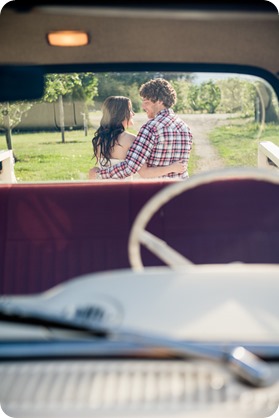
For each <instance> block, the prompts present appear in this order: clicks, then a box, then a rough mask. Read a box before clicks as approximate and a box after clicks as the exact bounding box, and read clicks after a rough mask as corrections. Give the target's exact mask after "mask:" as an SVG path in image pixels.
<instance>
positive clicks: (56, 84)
mask: <svg viewBox="0 0 279 418" xmlns="http://www.w3.org/2000/svg"><path fill="white" fill-rule="evenodd" d="M97 84H98V80H97V78H96V77H95V76H94V74H93V73H81V74H77V73H71V74H49V75H47V76H46V79H45V93H44V97H43V101H47V102H50V103H52V102H56V101H58V105H59V115H60V123H59V124H60V129H61V135H62V142H65V122H64V103H63V100H65V99H66V100H69V99H72V98H74V99H77V98H78V99H80V100H82V101H84V104H85V114H86V115H88V110H87V102H88V100H93V99H94V96H96V95H97Z"/></svg>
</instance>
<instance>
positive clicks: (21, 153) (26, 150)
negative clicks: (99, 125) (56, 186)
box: [0, 130, 94, 182]
mask: <svg viewBox="0 0 279 418" xmlns="http://www.w3.org/2000/svg"><path fill="white" fill-rule="evenodd" d="M92 137H93V131H92V132H88V135H87V136H84V131H82V130H80V131H67V132H66V133H65V143H62V142H61V134H60V133H59V132H54V133H53V132H40V133H34V134H30V133H24V134H14V135H13V151H14V154H15V157H16V159H17V162H16V164H15V175H16V178H17V180H18V182H21V181H51V180H83V179H84V180H86V179H87V175H88V171H89V169H90V168H91V167H92V166H93V165H94V164H93V160H92V155H93V152H92V143H91V139H92ZM0 148H1V149H4V148H5V141H4V138H2V137H1V138H0Z"/></svg>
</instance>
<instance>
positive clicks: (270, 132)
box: [209, 123, 279, 167]
mask: <svg viewBox="0 0 279 418" xmlns="http://www.w3.org/2000/svg"><path fill="white" fill-rule="evenodd" d="M258 132H259V126H258V125H257V124H255V123H250V124H247V125H245V126H243V125H233V126H232V125H230V126H223V127H219V128H216V129H215V130H214V131H212V132H211V133H210V136H209V139H210V141H211V143H212V145H213V146H214V147H215V148H216V149H217V150H218V153H219V155H220V156H221V158H222V159H223V160H224V161H225V164H226V165H227V166H235V167H243V166H244V167H247V166H248V167H256V166H257V164H258V144H259V143H260V142H262V141H271V142H273V143H274V144H276V145H279V126H278V125H275V124H266V126H265V129H264V130H263V132H262V135H261V137H260V138H258Z"/></svg>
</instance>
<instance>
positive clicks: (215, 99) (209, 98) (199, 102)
mask: <svg viewBox="0 0 279 418" xmlns="http://www.w3.org/2000/svg"><path fill="white" fill-rule="evenodd" d="M188 100H189V103H190V106H191V108H192V109H193V110H194V111H201V112H203V111H205V112H206V113H215V112H216V108H217V107H218V106H219V104H220V101H221V90H220V88H219V87H218V86H217V85H216V84H215V83H214V82H213V81H212V80H210V81H207V82H203V83H201V85H194V84H192V85H191V86H190V88H189V92H188Z"/></svg>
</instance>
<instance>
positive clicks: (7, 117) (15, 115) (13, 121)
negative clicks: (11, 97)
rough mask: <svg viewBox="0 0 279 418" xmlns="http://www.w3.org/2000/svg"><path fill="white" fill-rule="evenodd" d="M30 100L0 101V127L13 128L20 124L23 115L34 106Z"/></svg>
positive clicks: (3, 128) (2, 128)
mask: <svg viewBox="0 0 279 418" xmlns="http://www.w3.org/2000/svg"><path fill="white" fill-rule="evenodd" d="M32 105H33V104H32V103H30V102H24V101H22V102H14V103H8V102H6V103H0V129H1V130H4V131H5V130H7V129H12V128H14V127H15V126H17V125H18V124H19V122H20V121H21V118H22V115H23V114H24V113H25V112H28V110H29V109H31V107H32Z"/></svg>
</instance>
